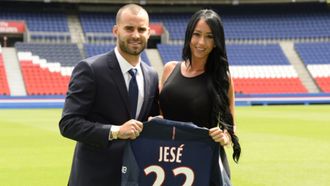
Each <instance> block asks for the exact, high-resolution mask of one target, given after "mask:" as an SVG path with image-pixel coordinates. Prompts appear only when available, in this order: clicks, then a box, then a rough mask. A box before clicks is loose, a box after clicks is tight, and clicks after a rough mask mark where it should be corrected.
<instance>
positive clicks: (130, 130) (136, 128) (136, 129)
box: [118, 119, 143, 139]
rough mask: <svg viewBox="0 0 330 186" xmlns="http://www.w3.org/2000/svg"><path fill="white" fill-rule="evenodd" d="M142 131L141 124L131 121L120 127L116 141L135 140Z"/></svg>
mask: <svg viewBox="0 0 330 186" xmlns="http://www.w3.org/2000/svg"><path fill="white" fill-rule="evenodd" d="M142 129H143V124H142V122H140V121H137V120H134V119H131V120H129V121H127V122H125V123H124V124H122V125H121V126H120V128H119V132H118V139H136V138H137V137H138V136H139V135H140V132H141V131H142Z"/></svg>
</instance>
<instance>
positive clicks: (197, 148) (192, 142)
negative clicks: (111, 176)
mask: <svg viewBox="0 0 330 186" xmlns="http://www.w3.org/2000/svg"><path fill="white" fill-rule="evenodd" d="M133 185H140V186H149V185H150V186H151V185H154V186H160V185H162V186H181V185H184V186H186V185H187V186H188V185H189V186H190V185H194V186H208V185H217V186H223V185H226V186H230V185H231V183H230V180H229V178H228V175H227V174H226V172H225V171H224V170H223V167H222V164H221V160H220V158H219V144H218V143H216V142H214V141H213V140H212V138H211V137H210V136H209V134H208V129H206V128H200V127H197V126H196V125H194V124H193V123H187V122H178V121H171V120H166V119H158V118H156V119H153V120H151V121H149V122H145V123H144V126H143V131H142V132H141V134H140V136H139V137H138V138H137V139H135V140H131V141H129V142H128V143H127V146H126V147H125V152H124V159H123V167H122V186H133Z"/></svg>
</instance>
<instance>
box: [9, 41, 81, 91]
mask: <svg viewBox="0 0 330 186" xmlns="http://www.w3.org/2000/svg"><path fill="white" fill-rule="evenodd" d="M15 46H16V49H17V51H18V59H19V62H20V65H21V70H22V74H23V80H24V83H25V88H26V91H27V94H28V95H64V94H65V93H66V91H67V86H68V82H69V79H70V75H71V72H72V69H73V66H74V65H75V64H76V63H78V62H79V61H80V60H81V58H82V57H81V56H80V53H79V49H78V47H77V45H75V44H40V43H16V45H15Z"/></svg>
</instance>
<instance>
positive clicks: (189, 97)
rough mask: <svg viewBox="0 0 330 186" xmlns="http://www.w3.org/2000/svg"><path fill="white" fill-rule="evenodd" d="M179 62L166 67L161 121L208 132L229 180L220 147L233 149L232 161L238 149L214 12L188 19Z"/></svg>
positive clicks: (229, 85)
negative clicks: (190, 125) (183, 124)
mask: <svg viewBox="0 0 330 186" xmlns="http://www.w3.org/2000/svg"><path fill="white" fill-rule="evenodd" d="M182 58H183V61H182V62H176V61H171V62H168V63H167V64H166V65H165V67H164V72H163V76H162V80H161V92H160V99H159V100H160V107H161V111H162V114H163V117H164V118H165V119H171V120H176V121H185V122H193V123H195V124H197V125H198V126H200V127H207V128H209V134H210V136H211V137H212V138H213V140H214V141H216V142H218V143H219V144H220V145H221V148H220V149H221V152H220V155H221V160H222V163H223V165H224V167H225V170H226V172H227V173H228V175H230V172H229V166H228V161H227V158H226V153H225V151H224V148H223V146H227V145H232V146H233V159H234V161H235V162H238V160H239V157H240V152H241V148H240V145H239V142H238V138H237V136H236V135H235V129H236V126H235V123H234V106H235V100H234V99H235V98H234V87H233V80H232V78H231V75H230V72H229V64H228V60H227V54H226V47H225V37H224V29H223V25H222V21H221V19H220V17H219V15H218V14H217V13H216V12H214V11H213V10H200V11H198V12H196V13H195V14H194V15H193V16H192V17H191V19H190V21H189V22H188V25H187V29H186V33H185V41H184V47H183V52H182Z"/></svg>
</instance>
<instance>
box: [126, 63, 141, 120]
mask: <svg viewBox="0 0 330 186" xmlns="http://www.w3.org/2000/svg"><path fill="white" fill-rule="evenodd" d="M136 72H137V69H135V68H132V69H131V70H129V71H128V73H129V74H130V75H131V76H132V79H131V81H130V82H129V88H128V95H129V100H130V104H131V118H132V119H135V115H136V108H137V102H138V95H139V88H138V85H137V82H136Z"/></svg>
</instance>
